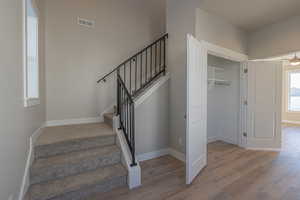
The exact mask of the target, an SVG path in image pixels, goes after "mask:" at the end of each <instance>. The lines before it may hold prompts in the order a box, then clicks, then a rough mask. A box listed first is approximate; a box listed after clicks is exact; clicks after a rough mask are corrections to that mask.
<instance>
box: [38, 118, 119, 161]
mask: <svg viewBox="0 0 300 200" xmlns="http://www.w3.org/2000/svg"><path fill="white" fill-rule="evenodd" d="M113 144H115V133H114V132H113V130H112V128H111V127H110V126H109V125H107V124H106V123H94V124H80V125H68V126H57V127H47V128H45V130H44V131H43V133H42V135H41V136H40V137H39V138H38V139H37V143H36V145H35V158H36V159H37V158H44V157H49V156H54V155H59V154H64V153H70V152H73V151H80V150H86V149H90V148H96V147H101V146H108V145H113Z"/></svg>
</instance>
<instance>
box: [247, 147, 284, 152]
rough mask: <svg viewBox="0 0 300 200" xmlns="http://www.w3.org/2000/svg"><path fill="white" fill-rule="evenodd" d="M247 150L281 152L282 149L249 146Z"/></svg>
mask: <svg viewBox="0 0 300 200" xmlns="http://www.w3.org/2000/svg"><path fill="white" fill-rule="evenodd" d="M246 149H247V150H253V151H275V152H279V151H281V149H279V148H251V147H247V148H246Z"/></svg>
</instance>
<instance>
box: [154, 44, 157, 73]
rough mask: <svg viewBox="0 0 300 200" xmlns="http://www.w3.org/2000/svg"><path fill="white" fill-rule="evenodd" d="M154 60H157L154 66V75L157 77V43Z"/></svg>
mask: <svg viewBox="0 0 300 200" xmlns="http://www.w3.org/2000/svg"><path fill="white" fill-rule="evenodd" d="M154 58H155V65H154V67H155V73H154V76H156V65H157V43H155V56H154Z"/></svg>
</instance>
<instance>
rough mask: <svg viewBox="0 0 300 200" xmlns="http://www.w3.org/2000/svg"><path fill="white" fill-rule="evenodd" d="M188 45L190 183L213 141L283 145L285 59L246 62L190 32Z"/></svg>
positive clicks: (267, 146) (257, 147) (257, 146)
mask: <svg viewBox="0 0 300 200" xmlns="http://www.w3.org/2000/svg"><path fill="white" fill-rule="evenodd" d="M187 44H188V45H187V115H186V182H187V184H190V183H191V182H192V181H193V180H194V178H195V177H196V176H197V175H198V174H199V173H200V171H201V170H202V169H203V168H204V167H205V166H206V165H207V143H208V142H210V141H211V140H212V141H213V140H222V141H224V142H227V143H231V144H234V145H238V146H240V147H243V148H246V149H254V150H268V151H274V150H275V151H277V150H280V149H281V142H282V138H281V137H282V134H281V107H282V102H281V100H282V98H281V93H282V84H281V83H282V62H280V61H248V57H247V56H246V55H243V54H240V53H237V52H234V51H232V50H230V49H226V48H223V47H220V46H217V45H214V44H210V43H208V42H206V41H198V40H197V39H195V38H194V37H193V36H191V35H188V38H187ZM209 134H212V135H209Z"/></svg>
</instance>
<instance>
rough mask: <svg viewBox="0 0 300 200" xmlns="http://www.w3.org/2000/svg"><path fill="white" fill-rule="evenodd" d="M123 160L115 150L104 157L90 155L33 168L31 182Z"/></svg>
mask: <svg viewBox="0 0 300 200" xmlns="http://www.w3.org/2000/svg"><path fill="white" fill-rule="evenodd" d="M120 161H121V153H120V152H114V153H111V154H108V155H105V156H102V157H90V158H85V159H83V160H81V161H80V162H79V163H66V164H64V165H52V166H49V167H47V168H41V169H33V170H32V171H31V174H30V183H31V184H36V183H41V182H44V181H50V180H55V179H58V178H63V177H66V176H71V175H75V174H79V173H83V172H87V171H91V170H95V169H97V168H100V167H105V166H108V165H113V164H116V163H119V162H120Z"/></svg>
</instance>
